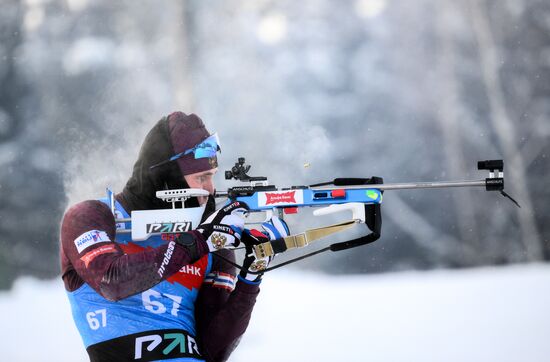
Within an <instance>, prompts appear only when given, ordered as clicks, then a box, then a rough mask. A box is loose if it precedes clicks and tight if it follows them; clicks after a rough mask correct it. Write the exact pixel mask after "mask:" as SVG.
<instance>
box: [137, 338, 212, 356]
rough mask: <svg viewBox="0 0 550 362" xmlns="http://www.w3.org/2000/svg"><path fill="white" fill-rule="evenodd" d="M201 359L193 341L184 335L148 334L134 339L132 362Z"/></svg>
mask: <svg viewBox="0 0 550 362" xmlns="http://www.w3.org/2000/svg"><path fill="white" fill-rule="evenodd" d="M166 357H169V358H177V357H195V358H201V354H200V352H199V347H198V345H197V342H196V341H195V339H194V338H193V337H191V336H189V335H186V334H184V333H177V332H176V333H164V334H150V335H145V336H141V337H137V338H136V342H135V353H134V360H141V359H143V360H146V361H151V360H153V359H155V360H157V359H166Z"/></svg>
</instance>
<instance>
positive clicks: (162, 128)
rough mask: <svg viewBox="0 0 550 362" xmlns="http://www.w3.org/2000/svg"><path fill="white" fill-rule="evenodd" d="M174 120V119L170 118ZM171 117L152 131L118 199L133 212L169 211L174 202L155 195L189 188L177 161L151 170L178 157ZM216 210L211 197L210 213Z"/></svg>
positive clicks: (192, 203) (193, 204)
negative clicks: (156, 165) (172, 133)
mask: <svg viewBox="0 0 550 362" xmlns="http://www.w3.org/2000/svg"><path fill="white" fill-rule="evenodd" d="M169 117H171V116H169ZM169 117H163V118H162V119H161V120H160V121H158V122H157V124H156V125H155V126H154V127H153V128H152V129H151V130H150V131H149V133H148V134H147V136H146V137H145V140H144V141H143V144H142V146H141V149H140V152H139V157H138V159H137V161H136V163H135V164H134V169H133V173H132V176H131V177H130V179H129V180H128V182H127V183H126V186H125V187H124V189H123V191H122V193H120V194H118V195H117V200H118V201H119V202H120V203H121V204H122V205H123V206H124V208H125V209H126V211H127V212H128V213H130V212H131V211H133V210H151V209H167V208H170V207H172V206H171V204H170V203H167V202H164V201H162V200H161V199H158V198H157V197H156V196H155V194H156V192H157V191H160V190H169V189H184V188H189V185H188V184H187V182H186V181H185V179H184V177H183V174H182V172H181V169H180V167H179V166H178V163H177V162H170V163H167V164H165V165H163V166H162V167H155V168H153V169H151V168H150V167H151V166H152V165H155V164H158V163H160V162H161V161H165V160H167V159H169V158H170V157H171V156H173V155H174V154H175V151H174V147H173V146H172V140H171V137H170V128H169V127H170V125H169V121H168V119H169ZM185 206H186V207H196V206H198V201H197V199H196V198H192V199H189V200H187V201H186V203H185ZM214 208H215V202H214V198H213V197H210V198H209V200H208V204H207V210H206V212H205V215H206V214H209V213H210V212H211V211H213V209H214Z"/></svg>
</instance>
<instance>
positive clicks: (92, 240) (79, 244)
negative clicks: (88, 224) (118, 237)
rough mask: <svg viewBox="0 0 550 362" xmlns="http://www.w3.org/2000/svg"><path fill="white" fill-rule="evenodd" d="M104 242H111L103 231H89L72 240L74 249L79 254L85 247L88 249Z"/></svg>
mask: <svg viewBox="0 0 550 362" xmlns="http://www.w3.org/2000/svg"><path fill="white" fill-rule="evenodd" d="M105 241H111V239H109V237H108V236H107V233H106V232H105V231H99V230H90V231H87V232H85V233H84V234H82V235H80V236H79V237H78V238H76V239H75V240H74V245H76V249H77V250H78V253H79V254H80V253H82V251H84V249H86V248H87V247H90V246H92V245H94V244H97V243H103V242H105Z"/></svg>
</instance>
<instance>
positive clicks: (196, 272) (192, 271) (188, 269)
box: [179, 265, 202, 277]
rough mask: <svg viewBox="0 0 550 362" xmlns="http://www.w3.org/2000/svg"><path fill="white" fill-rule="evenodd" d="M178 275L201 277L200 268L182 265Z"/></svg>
mask: <svg viewBox="0 0 550 362" xmlns="http://www.w3.org/2000/svg"><path fill="white" fill-rule="evenodd" d="M179 272H180V273H185V274H191V275H196V276H198V277H200V276H202V274H201V268H199V267H197V266H194V265H184V266H183V267H182V268H181V269H180V270H179Z"/></svg>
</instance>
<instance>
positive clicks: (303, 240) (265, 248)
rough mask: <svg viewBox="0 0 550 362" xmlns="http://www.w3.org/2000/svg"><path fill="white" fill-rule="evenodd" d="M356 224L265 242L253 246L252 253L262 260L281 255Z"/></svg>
mask: <svg viewBox="0 0 550 362" xmlns="http://www.w3.org/2000/svg"><path fill="white" fill-rule="evenodd" d="M356 223H358V221H356V220H349V221H344V222H341V223H338V224H334V225H329V226H324V227H320V228H315V229H310V230H306V231H304V232H302V233H300V234H296V235H290V236H286V237H284V238H279V239H275V240H271V241H266V242H264V243H261V244H258V245H254V253H255V254H256V258H258V259H262V258H265V257H268V256H273V255H275V254H279V253H283V252H285V251H287V250H289V249H296V248H302V247H304V246H307V245H309V244H310V243H311V242H313V241H315V240H318V239H322V238H324V237H326V236H329V235H332V234H335V233H338V232H340V231H344V230H346V229H349V228H351V227H352V226H354V225H355V224H356Z"/></svg>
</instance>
